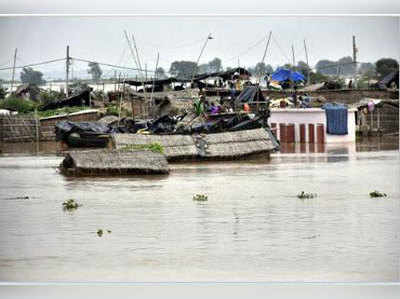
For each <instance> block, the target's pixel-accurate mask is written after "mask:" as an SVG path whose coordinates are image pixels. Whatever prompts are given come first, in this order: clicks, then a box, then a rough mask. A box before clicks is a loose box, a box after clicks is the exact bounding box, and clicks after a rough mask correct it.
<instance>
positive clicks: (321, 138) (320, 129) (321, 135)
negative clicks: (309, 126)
mask: <svg viewBox="0 0 400 299" xmlns="http://www.w3.org/2000/svg"><path fill="white" fill-rule="evenodd" d="M317 143H318V144H324V143H325V131H324V125H323V124H317Z"/></svg>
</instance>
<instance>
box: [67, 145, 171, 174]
mask: <svg viewBox="0 0 400 299" xmlns="http://www.w3.org/2000/svg"><path fill="white" fill-rule="evenodd" d="M66 159H68V160H69V161H70V164H71V163H72V168H74V170H76V171H80V170H81V171H85V170H93V171H104V172H107V171H110V172H113V171H115V170H118V171H123V172H135V171H136V172H141V173H143V172H154V173H168V171H169V168H168V162H167V160H166V158H165V157H164V156H163V155H162V154H160V153H156V152H152V151H148V150H140V151H139V150H138V151H116V150H114V151H106V150H104V151H99V150H94V151H85V152H70V153H68V154H67V157H66Z"/></svg>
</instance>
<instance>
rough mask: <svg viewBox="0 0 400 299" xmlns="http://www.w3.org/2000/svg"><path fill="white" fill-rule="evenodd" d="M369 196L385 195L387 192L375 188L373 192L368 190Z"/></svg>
mask: <svg viewBox="0 0 400 299" xmlns="http://www.w3.org/2000/svg"><path fill="white" fill-rule="evenodd" d="M369 196H370V197H386V196H387V194H386V193H383V192H379V191H376V190H375V191H373V192H370V193H369Z"/></svg>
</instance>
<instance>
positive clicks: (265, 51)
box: [258, 31, 272, 84]
mask: <svg viewBox="0 0 400 299" xmlns="http://www.w3.org/2000/svg"><path fill="white" fill-rule="evenodd" d="M271 35H272V31H270V32H269V36H268V41H267V45H266V46H265V50H264V55H263V57H262V59H261V64H262V63H264V60H265V56H266V55H267V50H268V47H269V42H270V41H271ZM262 76H264V72H261V73H260V76H259V77H258V84H260V81H261V77H262Z"/></svg>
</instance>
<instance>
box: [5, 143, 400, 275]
mask: <svg viewBox="0 0 400 299" xmlns="http://www.w3.org/2000/svg"><path fill="white" fill-rule="evenodd" d="M382 147H384V149H386V147H385V146H381V150H377V149H376V148H374V147H373V146H367V145H364V147H363V146H361V145H360V144H356V145H355V146H354V145H353V146H342V147H335V148H331V147H328V148H325V149H324V151H321V152H315V153H313V152H306V153H301V152H300V153H299V152H297V153H295V154H291V153H279V154H274V155H272V156H271V159H270V160H269V161H268V160H259V159H258V160H249V161H237V162H219V163H215V162H214V163H190V164H183V163H181V164H174V165H172V171H171V173H170V175H168V176H147V177H134V176H132V177H103V178H99V177H86V178H68V177H65V176H63V175H61V174H60V173H59V172H58V171H57V166H58V164H59V163H60V162H61V160H62V157H58V156H55V155H47V156H43V155H39V156H35V155H27V156H18V157H15V156H4V157H1V158H0V189H1V194H0V204H1V209H0V280H2V281H163V282H164V281H171V282H174V281H347V282H354V281H363V282H365V281H368V282H370V281H385V282H388V281H399V280H400V250H399V248H400V187H399V181H400V180H399V178H400V163H399V162H400V155H399V152H398V141H397V146H396V145H392V147H393V148H389V149H388V150H383V148H382ZM366 148H367V149H366ZM374 190H379V191H382V192H385V193H387V194H388V197H387V198H370V197H369V192H371V191H374ZM300 191H306V192H312V193H317V194H318V196H317V197H316V198H313V199H306V200H301V199H298V198H297V197H296V195H297V194H298V193H299V192H300ZM197 193H203V194H207V195H208V201H205V202H196V201H193V200H192V197H193V195H194V194H197ZM25 196H28V197H29V199H24V197H25ZM69 198H74V199H75V200H76V201H78V202H79V203H81V204H82V206H81V207H80V208H78V209H77V210H76V211H73V212H65V211H63V209H62V202H63V201H65V200H67V199H69ZM98 229H103V230H104V231H105V233H104V234H103V236H102V237H99V236H98V235H97V234H96V232H97V230H98ZM106 230H111V233H107V232H106Z"/></svg>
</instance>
